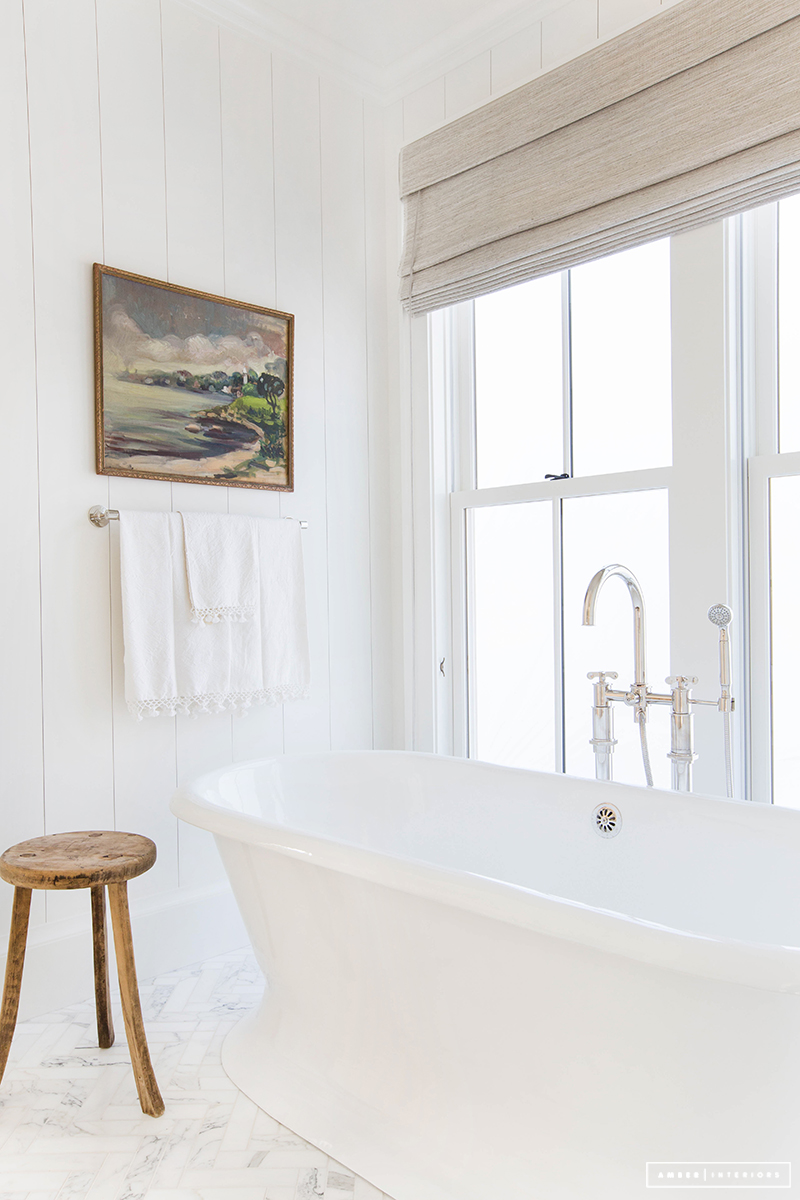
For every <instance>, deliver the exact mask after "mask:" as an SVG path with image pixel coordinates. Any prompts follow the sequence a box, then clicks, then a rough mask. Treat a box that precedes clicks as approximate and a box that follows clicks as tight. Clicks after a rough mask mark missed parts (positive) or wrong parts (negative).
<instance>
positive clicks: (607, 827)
mask: <svg viewBox="0 0 800 1200" xmlns="http://www.w3.org/2000/svg"><path fill="white" fill-rule="evenodd" d="M592 817H593V819H594V823H595V827H596V829H597V832H598V833H599V834H600V837H604V838H611V837H616V836H617V834H618V833H619V831H620V828H621V827H622V817H621V816H620V814H619V810H618V809H616V808H612V806H611V805H610V804H598V806H597V808H596V809H595V810H594V812H593V813H592Z"/></svg>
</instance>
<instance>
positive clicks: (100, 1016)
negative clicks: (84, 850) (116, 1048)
mask: <svg viewBox="0 0 800 1200" xmlns="http://www.w3.org/2000/svg"><path fill="white" fill-rule="evenodd" d="M92 952H93V956H94V1002H95V1008H96V1009H97V1043H98V1045H99V1046H100V1047H101V1049H103V1050H108V1048H109V1046H113V1045H114V1022H113V1021H112V1019H111V993H110V991H109V987H108V941H107V939H106V889H105V887H104V886H103V884H102V883H101V884H100V885H99V887H93V888H92Z"/></svg>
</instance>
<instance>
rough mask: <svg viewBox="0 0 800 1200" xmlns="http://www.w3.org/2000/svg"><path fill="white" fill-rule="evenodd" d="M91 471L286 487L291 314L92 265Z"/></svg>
mask: <svg viewBox="0 0 800 1200" xmlns="http://www.w3.org/2000/svg"><path fill="white" fill-rule="evenodd" d="M93 278H94V339H95V347H94V361H95V436H96V450H97V474H98V475H121V476H125V477H126V478H133V479H163V480H169V481H171V482H179V483H210V484H217V485H218V486H221V487H248V488H265V489H267V490H270V491H279V492H291V491H292V490H293V488H294V442H293V424H294V422H293V415H294V381H293V367H294V317H293V315H292V314H291V313H284V312H278V311H277V310H275V309H271V308H262V307H259V306H258V305H255V304H247V303H245V302H244V301H239V300H228V299H226V298H225V297H223V296H214V295H211V294H210V293H208V292H198V291H195V290H194V289H193V288H184V287H179V286H178V285H177V284H174V283H163V282H162V281H160V280H158V279H149V278H147V277H146V276H144V275H134V274H131V272H129V271H118V270H115V269H114V268H112V267H104V266H102V265H101V264H99V263H95V264H94V269H93Z"/></svg>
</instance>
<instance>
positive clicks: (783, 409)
mask: <svg viewBox="0 0 800 1200" xmlns="http://www.w3.org/2000/svg"><path fill="white" fill-rule="evenodd" d="M778 397H779V408H778V413H779V425H778V429H779V449H780V450H781V451H791V450H800V196H792V197H791V198H790V199H788V200H781V202H780V204H779V205H778Z"/></svg>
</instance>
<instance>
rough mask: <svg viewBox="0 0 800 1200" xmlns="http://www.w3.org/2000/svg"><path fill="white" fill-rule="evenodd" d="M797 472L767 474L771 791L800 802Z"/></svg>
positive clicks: (795, 804)
mask: <svg viewBox="0 0 800 1200" xmlns="http://www.w3.org/2000/svg"><path fill="white" fill-rule="evenodd" d="M798 513H800V476H797V475H788V476H784V477H782V478H777V479H772V480H770V577H771V583H772V587H771V596H772V613H771V617H772V629H771V635H772V656H771V657H772V672H771V673H772V797H773V800H774V802H775V804H783V805H785V806H786V807H788V808H800V738H798V736H797V680H798V677H800V621H798V617H797V608H798V596H800V553H799V551H800V546H799V545H798V532H797V525H798Z"/></svg>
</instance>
